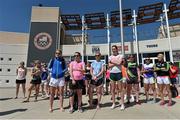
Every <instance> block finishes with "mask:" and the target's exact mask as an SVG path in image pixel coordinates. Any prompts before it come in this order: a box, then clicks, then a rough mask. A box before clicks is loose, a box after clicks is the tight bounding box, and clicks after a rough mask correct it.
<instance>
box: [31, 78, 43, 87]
mask: <svg viewBox="0 0 180 120" xmlns="http://www.w3.org/2000/svg"><path fill="white" fill-rule="evenodd" d="M30 83H31V84H34V85H37V84H41V77H39V76H38V77H34V78H33V79H32V80H31V82H30Z"/></svg>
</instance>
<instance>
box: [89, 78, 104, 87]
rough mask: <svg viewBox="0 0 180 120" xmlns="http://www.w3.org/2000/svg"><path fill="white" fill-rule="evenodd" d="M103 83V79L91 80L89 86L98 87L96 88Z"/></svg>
mask: <svg viewBox="0 0 180 120" xmlns="http://www.w3.org/2000/svg"><path fill="white" fill-rule="evenodd" d="M103 81H104V79H103V78H100V79H98V80H91V81H90V84H91V85H94V86H96V87H98V86H101V85H102V84H103Z"/></svg>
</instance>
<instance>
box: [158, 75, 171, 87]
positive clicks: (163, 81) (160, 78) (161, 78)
mask: <svg viewBox="0 0 180 120" xmlns="http://www.w3.org/2000/svg"><path fill="white" fill-rule="evenodd" d="M157 83H158V84H166V85H167V84H170V79H169V77H168V76H157Z"/></svg>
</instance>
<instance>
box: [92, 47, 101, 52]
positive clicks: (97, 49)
mask: <svg viewBox="0 0 180 120" xmlns="http://www.w3.org/2000/svg"><path fill="white" fill-rule="evenodd" d="M97 52H100V48H99V46H92V53H93V54H96V53H97Z"/></svg>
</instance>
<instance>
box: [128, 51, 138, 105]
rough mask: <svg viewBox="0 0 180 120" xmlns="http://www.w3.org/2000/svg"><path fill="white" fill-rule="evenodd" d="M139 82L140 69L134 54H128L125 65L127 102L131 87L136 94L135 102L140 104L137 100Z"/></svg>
mask: <svg viewBox="0 0 180 120" xmlns="http://www.w3.org/2000/svg"><path fill="white" fill-rule="evenodd" d="M139 82H140V70H139V68H138V65H137V63H136V61H135V56H134V55H130V56H129V62H128V65H127V99H128V101H127V103H128V104H129V103H130V101H129V98H130V94H131V91H132V87H133V88H134V90H135V94H136V104H140V102H139Z"/></svg>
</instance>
